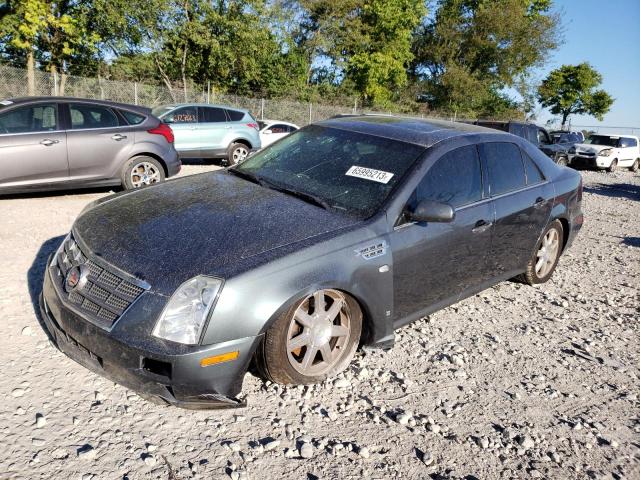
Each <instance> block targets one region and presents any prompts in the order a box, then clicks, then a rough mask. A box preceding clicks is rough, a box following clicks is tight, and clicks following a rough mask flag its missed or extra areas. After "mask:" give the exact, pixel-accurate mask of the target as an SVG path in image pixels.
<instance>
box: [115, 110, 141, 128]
mask: <svg viewBox="0 0 640 480" xmlns="http://www.w3.org/2000/svg"><path fill="white" fill-rule="evenodd" d="M120 113H121V114H122V116H123V117H124V118H126V119H127V122H128V123H129V125H140V124H141V123H142V122H144V119H145V118H146V117H145V116H144V115H141V114H139V113H133V112H129V111H127V110H120Z"/></svg>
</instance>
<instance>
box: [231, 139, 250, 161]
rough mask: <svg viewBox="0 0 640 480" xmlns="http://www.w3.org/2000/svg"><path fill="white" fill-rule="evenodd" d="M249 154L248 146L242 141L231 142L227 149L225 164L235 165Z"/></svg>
mask: <svg viewBox="0 0 640 480" xmlns="http://www.w3.org/2000/svg"><path fill="white" fill-rule="evenodd" d="M248 156H249V147H248V146H247V145H245V144H244V143H232V144H231V145H229V149H228V151H227V164H228V165H237V164H238V163H241V162H243V161H244V160H245V159H246V158H247V157H248Z"/></svg>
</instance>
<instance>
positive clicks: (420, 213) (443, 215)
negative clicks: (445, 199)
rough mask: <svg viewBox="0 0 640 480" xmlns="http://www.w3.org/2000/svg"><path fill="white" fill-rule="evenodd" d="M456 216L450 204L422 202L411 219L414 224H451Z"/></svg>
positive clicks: (411, 214) (410, 213)
mask: <svg viewBox="0 0 640 480" xmlns="http://www.w3.org/2000/svg"><path fill="white" fill-rule="evenodd" d="M455 216H456V213H455V211H454V210H453V207H452V206H451V205H449V204H448V203H442V202H435V201H433V200H422V201H420V202H419V203H418V206H417V207H416V208H415V210H414V211H413V212H409V218H410V219H411V220H412V221H414V222H445V223H446V222H451V221H452V220H453V219H454V218H455Z"/></svg>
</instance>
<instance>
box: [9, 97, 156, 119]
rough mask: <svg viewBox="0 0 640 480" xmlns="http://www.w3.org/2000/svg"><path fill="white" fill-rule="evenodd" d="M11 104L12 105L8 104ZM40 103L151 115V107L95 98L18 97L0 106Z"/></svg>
mask: <svg viewBox="0 0 640 480" xmlns="http://www.w3.org/2000/svg"><path fill="white" fill-rule="evenodd" d="M8 102H11V103H8ZM39 102H56V103H90V104H94V105H103V106H106V107H114V108H122V109H125V110H133V111H137V112H141V113H144V114H145V115H148V114H150V113H151V109H150V108H149V107H144V106H141V105H131V104H130V103H120V102H112V101H110V100H95V99H93V98H77V97H44V96H42V97H17V98H7V99H6V100H3V101H2V103H0V105H2V106H5V107H13V106H16V105H28V104H30V103H39Z"/></svg>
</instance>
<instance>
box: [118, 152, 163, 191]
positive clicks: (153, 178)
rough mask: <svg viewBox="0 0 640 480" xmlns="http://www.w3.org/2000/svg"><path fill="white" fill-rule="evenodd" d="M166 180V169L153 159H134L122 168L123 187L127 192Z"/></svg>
mask: <svg viewBox="0 0 640 480" xmlns="http://www.w3.org/2000/svg"><path fill="white" fill-rule="evenodd" d="M164 178H165V175H164V168H162V165H160V162H158V161H157V160H156V159H155V158H151V157H146V156H139V157H133V158H132V159H130V160H129V161H128V162H127V163H126V164H125V166H124V167H123V168H122V185H123V186H124V188H125V189H126V190H133V189H135V188H140V187H144V186H147V185H153V184H154V183H160V182H163V181H164Z"/></svg>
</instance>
